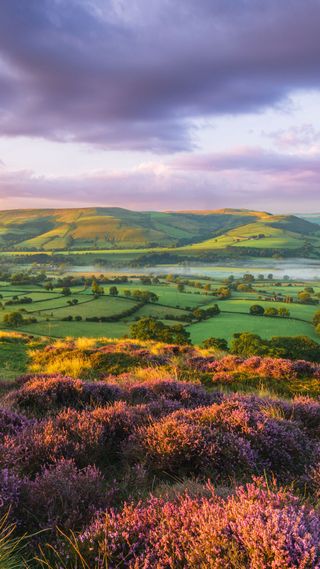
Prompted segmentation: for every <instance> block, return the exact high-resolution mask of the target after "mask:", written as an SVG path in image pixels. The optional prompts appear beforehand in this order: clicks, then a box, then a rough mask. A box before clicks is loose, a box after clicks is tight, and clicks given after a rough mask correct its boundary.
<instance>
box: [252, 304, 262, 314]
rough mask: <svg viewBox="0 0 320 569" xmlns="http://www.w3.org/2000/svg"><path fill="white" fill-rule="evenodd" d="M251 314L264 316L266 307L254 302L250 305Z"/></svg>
mask: <svg viewBox="0 0 320 569" xmlns="http://www.w3.org/2000/svg"><path fill="white" fill-rule="evenodd" d="M250 314H252V315H253V316H263V315H264V308H263V306H260V304H253V305H252V306H250Z"/></svg>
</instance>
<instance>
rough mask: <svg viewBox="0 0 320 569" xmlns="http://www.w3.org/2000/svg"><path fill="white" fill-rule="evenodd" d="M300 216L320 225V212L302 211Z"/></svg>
mask: <svg viewBox="0 0 320 569" xmlns="http://www.w3.org/2000/svg"><path fill="white" fill-rule="evenodd" d="M299 217H302V219H306V220H307V221H311V222H312V223H317V224H319V225H320V213H302V214H301V215H299Z"/></svg>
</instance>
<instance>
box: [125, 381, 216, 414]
mask: <svg viewBox="0 0 320 569" xmlns="http://www.w3.org/2000/svg"><path fill="white" fill-rule="evenodd" d="M159 399H167V400H170V401H177V402H179V403H181V404H182V406H183V407H186V408H188V407H199V406H200V405H210V403H212V402H213V401H214V400H217V399H221V396H220V395H219V394H214V395H213V394H209V393H208V392H207V391H206V390H205V389H204V388H203V387H202V386H201V385H195V384H190V383H183V382H177V381H173V380H172V381H152V382H148V383H147V384H146V383H142V384H137V385H131V386H130V387H129V401H130V402H133V403H136V402H139V403H140V402H141V403H142V402H144V401H150V400H159Z"/></svg>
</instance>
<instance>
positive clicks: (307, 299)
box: [298, 291, 312, 304]
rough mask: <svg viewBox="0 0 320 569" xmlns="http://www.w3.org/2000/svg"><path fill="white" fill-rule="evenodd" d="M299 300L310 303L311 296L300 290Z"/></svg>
mask: <svg viewBox="0 0 320 569" xmlns="http://www.w3.org/2000/svg"><path fill="white" fill-rule="evenodd" d="M298 299H299V302H301V303H303V304H310V302H311V300H312V298H311V294H310V293H309V292H305V291H301V292H299V293H298Z"/></svg>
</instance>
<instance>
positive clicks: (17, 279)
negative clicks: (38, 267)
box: [9, 270, 46, 285]
mask: <svg viewBox="0 0 320 569" xmlns="http://www.w3.org/2000/svg"><path fill="white" fill-rule="evenodd" d="M9 279H10V282H11V284H14V285H28V284H39V283H42V282H44V281H45V280H46V274H45V272H43V271H41V272H39V273H37V272H35V271H33V270H32V271H31V270H30V271H22V272H19V273H13V274H12V275H10V277H9Z"/></svg>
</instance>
